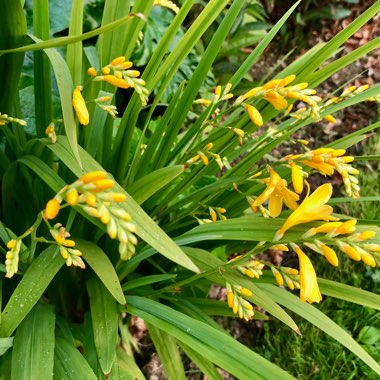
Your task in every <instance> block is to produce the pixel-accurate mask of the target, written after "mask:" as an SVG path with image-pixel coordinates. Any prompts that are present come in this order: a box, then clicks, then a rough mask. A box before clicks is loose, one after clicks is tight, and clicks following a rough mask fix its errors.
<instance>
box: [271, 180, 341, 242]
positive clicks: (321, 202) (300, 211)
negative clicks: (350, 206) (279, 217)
mask: <svg viewBox="0 0 380 380" xmlns="http://www.w3.org/2000/svg"><path fill="white" fill-rule="evenodd" d="M331 194H332V186H331V184H329V183H326V184H324V185H322V186H319V187H318V189H316V190H315V191H314V193H312V194H311V195H310V196H308V197H306V198H305V199H304V200H303V202H302V203H301V204H300V205H299V206H298V208H297V209H296V210H295V211H294V212H293V213H292V214H290V215H289V217H288V219H286V221H285V223H284V225H283V226H282V227H281V228H280V229H279V230H278V231H277V232H276V235H275V237H274V240H280V239H281V238H282V237H283V236H284V233H285V232H286V231H287V230H288V229H289V228H291V227H293V226H296V225H297V224H301V223H308V222H312V221H313V220H325V221H330V220H332V221H337V220H339V218H335V217H333V216H331V214H332V212H333V208H332V207H331V206H328V205H326V204H325V203H327V202H328V200H329V199H330V197H331Z"/></svg>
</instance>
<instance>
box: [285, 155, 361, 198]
mask: <svg viewBox="0 0 380 380" xmlns="http://www.w3.org/2000/svg"><path fill="white" fill-rule="evenodd" d="M345 153H346V151H345V149H332V148H319V149H315V150H310V151H308V152H306V153H303V154H290V155H288V156H286V157H284V158H283V159H282V160H286V161H288V162H289V164H290V166H291V168H292V181H293V186H294V189H295V191H296V192H297V193H299V194H300V193H301V192H302V191H303V177H305V173H304V172H303V171H302V167H301V166H299V165H298V164H302V165H305V166H308V167H310V168H313V169H315V170H317V171H318V172H320V173H322V174H323V175H328V176H331V175H333V174H334V172H335V171H337V172H338V173H339V174H340V175H341V176H342V179H343V183H344V187H345V190H346V192H347V194H348V196H350V197H352V198H359V196H360V193H359V192H360V187H359V185H358V183H359V181H358V179H357V175H358V174H359V171H358V170H357V169H355V168H354V167H352V165H351V162H353V161H354V157H352V156H345Z"/></svg>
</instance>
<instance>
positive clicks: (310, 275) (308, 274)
mask: <svg viewBox="0 0 380 380" xmlns="http://www.w3.org/2000/svg"><path fill="white" fill-rule="evenodd" d="M292 246H293V249H294V251H295V252H296V253H297V255H298V260H299V264H300V273H299V275H300V284H301V293H300V298H301V301H302V302H305V301H307V302H309V303H313V302H317V303H318V302H320V301H321V300H322V295H321V292H320V291H319V287H318V282H317V275H316V274H315V270H314V267H313V264H312V263H311V261H310V259H309V258H308V257H307V256H306V254H305V253H304V252H303V251H302V250H301V249H300V247H298V245H296V244H294V243H293V244H292Z"/></svg>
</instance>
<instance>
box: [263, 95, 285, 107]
mask: <svg viewBox="0 0 380 380" xmlns="http://www.w3.org/2000/svg"><path fill="white" fill-rule="evenodd" d="M264 99H265V100H266V101H267V102H269V103H270V104H272V106H273V107H274V108H275V109H276V110H282V109H284V108H286V107H287V106H288V102H287V101H286V100H285V98H284V97H283V96H281V95H280V94H279V93H278V92H276V91H269V92H268V93H267V94H266V96H265V97H264Z"/></svg>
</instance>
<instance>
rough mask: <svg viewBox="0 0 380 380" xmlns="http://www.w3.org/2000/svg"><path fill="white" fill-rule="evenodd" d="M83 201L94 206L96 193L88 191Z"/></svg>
mask: <svg viewBox="0 0 380 380" xmlns="http://www.w3.org/2000/svg"><path fill="white" fill-rule="evenodd" d="M85 202H86V203H87V204H88V205H89V206H92V207H93V206H95V205H96V195H95V194H92V193H89V194H87V195H86V198H85Z"/></svg>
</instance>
